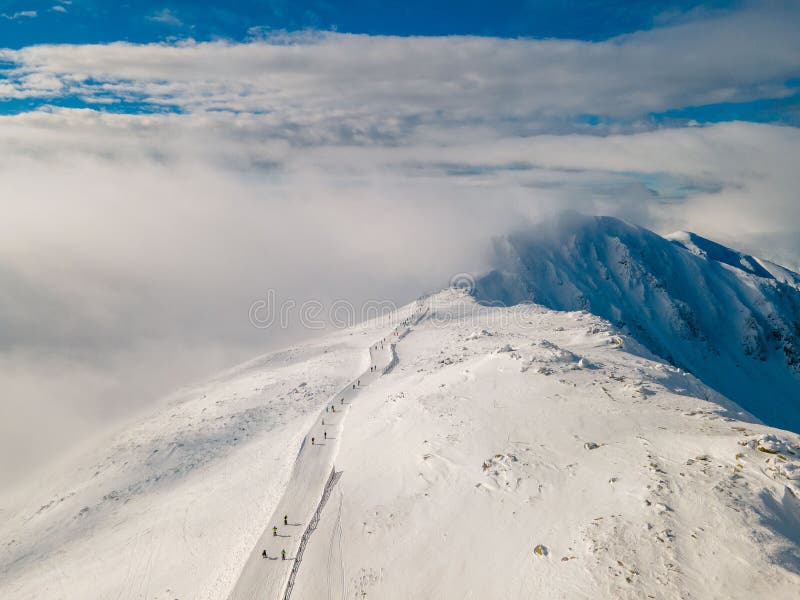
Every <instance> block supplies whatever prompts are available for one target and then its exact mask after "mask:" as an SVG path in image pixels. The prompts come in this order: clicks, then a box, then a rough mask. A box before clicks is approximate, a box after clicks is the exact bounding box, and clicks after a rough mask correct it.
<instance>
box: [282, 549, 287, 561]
mask: <svg viewBox="0 0 800 600" xmlns="http://www.w3.org/2000/svg"><path fill="white" fill-rule="evenodd" d="M281 560H286V550H281Z"/></svg>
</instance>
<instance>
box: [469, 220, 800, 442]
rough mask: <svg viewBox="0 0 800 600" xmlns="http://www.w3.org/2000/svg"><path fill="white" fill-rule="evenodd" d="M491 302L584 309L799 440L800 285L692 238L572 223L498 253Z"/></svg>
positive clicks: (508, 243) (486, 284)
mask: <svg viewBox="0 0 800 600" xmlns="http://www.w3.org/2000/svg"><path fill="white" fill-rule="evenodd" d="M497 255H498V257H497V263H498V268H497V269H496V270H494V271H492V272H490V273H489V274H487V275H486V276H484V277H482V278H481V279H479V280H478V282H477V286H476V290H475V294H476V297H477V298H478V299H479V300H481V301H484V302H488V303H499V304H502V305H512V304H516V303H519V302H524V301H530V302H535V303H538V304H543V305H545V306H548V307H550V308H555V309H559V310H579V309H586V310H589V311H590V312H592V313H594V314H597V315H599V316H602V317H604V318H606V319H608V320H609V321H611V322H612V323H614V324H615V325H617V326H619V327H621V328H624V329H625V330H626V331H628V332H630V333H631V335H633V336H634V337H636V339H637V340H639V341H640V342H641V343H642V344H644V345H645V346H646V347H647V348H649V349H650V350H651V351H653V352H654V353H655V354H657V355H658V356H660V357H662V358H664V359H666V360H668V361H669V362H671V363H672V364H675V365H677V366H680V367H682V368H685V369H687V370H690V371H691V372H693V373H695V374H696V375H697V376H698V377H700V378H701V379H703V381H704V382H705V383H707V384H709V385H710V386H712V387H714V388H715V389H717V390H718V391H720V392H721V393H723V394H725V395H727V396H728V397H730V398H731V399H732V400H734V401H736V402H737V403H738V404H740V405H741V406H742V407H744V408H745V409H747V410H749V411H750V412H752V413H753V414H755V415H757V416H758V417H759V418H760V419H762V420H763V421H765V422H767V423H770V424H772V425H775V426H778V427H781V428H785V429H791V430H793V431H800V287H798V285H797V284H798V281H800V276H798V275H797V274H794V273H792V272H791V271H788V270H787V269H783V268H782V267H779V266H778V265H774V264H772V263H769V262H767V261H760V260H758V259H756V258H754V257H752V256H748V255H746V254H743V253H739V252H736V251H734V250H731V249H728V248H725V247H724V246H722V245H720V244H717V243H715V242H712V241H710V240H706V239H704V238H702V237H700V236H698V235H696V234H692V233H686V232H679V233H677V234H673V235H672V236H669V237H668V238H663V237H661V236H658V235H657V234H655V233H653V232H652V231H648V230H646V229H643V228H640V227H635V226H633V225H629V224H627V223H624V222H622V221H619V220H617V219H613V218H610V217H584V216H581V215H577V214H566V215H562V216H561V217H559V218H557V219H555V220H553V221H551V222H547V223H544V224H542V225H541V226H540V227H539V228H537V229H534V230H533V231H529V232H526V233H525V234H521V235H515V236H510V237H508V238H506V239H504V240H502V241H501V242H500V243H498V245H497Z"/></svg>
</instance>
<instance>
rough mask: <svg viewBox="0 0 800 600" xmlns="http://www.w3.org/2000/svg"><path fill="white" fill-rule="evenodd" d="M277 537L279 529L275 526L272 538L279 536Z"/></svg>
mask: <svg viewBox="0 0 800 600" xmlns="http://www.w3.org/2000/svg"><path fill="white" fill-rule="evenodd" d="M277 535H278V527H277V525H276V526H274V527H273V528H272V537H275V536H277Z"/></svg>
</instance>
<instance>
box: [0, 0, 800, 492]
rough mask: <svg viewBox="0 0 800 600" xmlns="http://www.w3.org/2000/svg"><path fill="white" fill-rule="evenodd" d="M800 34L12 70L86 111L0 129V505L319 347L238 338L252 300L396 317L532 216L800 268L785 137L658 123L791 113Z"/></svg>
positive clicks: (309, 42) (651, 37)
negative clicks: (237, 382) (123, 428)
mask: <svg viewBox="0 0 800 600" xmlns="http://www.w3.org/2000/svg"><path fill="white" fill-rule="evenodd" d="M798 24H800V23H799V22H798V14H797V11H785V10H783V9H774V10H773V9H771V10H765V11H759V12H754V11H749V12H748V11H745V12H739V13H732V14H728V15H726V16H722V17H719V18H716V19H714V20H705V21H699V22H692V23H686V24H683V25H680V26H674V27H671V28H667V29H662V30H655V31H651V32H643V33H637V34H634V35H629V36H625V37H622V38H618V39H613V40H610V41H607V42H600V43H586V42H575V41H563V40H562V41H558V40H545V41H541V40H497V39H487V38H463V37H455V38H402V39H401V38H386V37H367V36H348V35H334V34H324V35H322V34H319V35H318V34H305V35H302V36H298V35H294V36H287V37H285V38H283V39H277V38H275V37H274V36H273V37H272V38H270V39H268V40H261V41H255V42H252V43H247V44H233V43H227V42H216V43H204V44H197V43H191V42H189V43H183V44H179V45H145V46H135V45H129V44H112V45H106V46H69V47H56V46H41V47H33V48H25V49H22V50H19V51H5V52H3V57H2V58H3V60H4V61H8V62H10V63H11V65H12V66H11V68H10V69H6V70H5V71H4V74H5V77H6V78H5V80H2V79H0V95H2V96H5V97H7V98H29V99H30V98H39V99H41V100H47V101H51V102H53V103H57V101H58V100H59V99H64V98H67V97H69V98H71V99H72V100H75V99H76V98H77V99H78V100H80V102H82V103H83V104H85V105H86V106H87V108H84V109H65V108H49V109H43V110H38V111H35V112H28V113H21V114H17V115H11V116H4V117H0V198H2V201H1V202H2V206H3V209H4V212H3V219H0V331H2V337H0V389H3V390H4V400H3V403H2V404H0V439H3V440H4V444H3V446H2V447H0V456H3V457H5V458H2V459H0V481H6V480H10V479H14V478H17V477H19V476H20V475H21V474H22V473H23V472H24V471H25V470H26V469H27V468H28V467H29V466H30V465H32V464H38V463H40V462H42V461H44V460H45V459H48V458H50V457H52V455H53V454H54V453H56V452H57V451H60V449H63V448H65V447H67V446H68V445H70V444H72V443H74V442H75V440H76V439H78V438H79V437H80V436H82V435H85V434H89V433H92V432H93V431H96V430H97V428H98V427H101V426H105V425H106V424H107V423H112V422H116V421H117V420H118V419H120V418H122V417H124V416H126V415H130V414H131V413H133V412H135V411H137V410H140V409H142V408H145V407H147V406H150V405H151V404H152V402H153V401H154V400H155V399H156V398H157V397H158V396H159V395H161V394H164V393H166V392H167V391H169V390H170V389H171V388H172V387H174V386H177V385H180V384H181V383H183V382H186V381H190V380H192V379H195V378H201V377H203V376H205V375H207V374H209V373H211V372H213V371H214V370H217V369H220V368H222V367H224V366H227V365H229V364H232V363H234V362H236V361H239V360H242V359H245V358H248V357H249V356H251V355H253V354H256V353H258V352H260V351H263V350H267V349H270V348H274V347H277V346H280V345H283V344H286V343H290V342H291V341H292V340H296V339H299V338H301V337H302V336H304V335H310V334H311V333H313V332H309V331H308V330H304V329H302V328H299V327H297V326H296V322H295V323H294V325H293V326H292V327H290V328H288V329H285V330H284V329H281V328H279V327H273V328H270V329H266V330H264V329H258V328H256V327H254V326H253V325H252V324H251V323H250V320H249V309H250V307H251V305H252V303H253V302H254V301H257V300H259V299H264V298H265V297H266V295H267V292H268V290H270V289H273V290H275V292H276V298H277V300H278V301H282V300H294V301H296V302H297V303H298V304H300V303H302V302H303V301H305V300H310V299H315V300H319V301H321V302H323V303H325V304H330V303H331V302H333V301H334V300H336V299H340V298H346V299H349V300H351V301H353V302H354V303H356V304H358V303H360V302H363V301H365V300H367V299H377V300H383V299H390V300H394V301H396V302H398V303H401V302H406V301H408V300H410V299H412V298H414V297H415V296H416V295H418V294H419V293H422V292H424V291H426V290H430V289H434V288H436V287H441V286H443V285H446V284H447V282H448V280H449V278H450V276H451V275H453V274H454V273H458V272H463V271H478V270H480V269H482V268H484V267H486V266H487V263H486V261H487V254H488V251H489V247H490V245H489V243H488V242H489V239H490V238H491V236H493V235H496V234H500V233H503V232H506V231H509V230H510V229H512V228H516V227H521V226H524V224H525V223H526V222H528V221H532V220H536V219H537V218H538V217H539V216H540V215H542V214H543V213H544V212H548V211H552V210H555V209H560V208H567V207H570V208H577V209H579V210H583V211H586V212H597V213H605V214H613V215H617V216H622V217H624V218H628V219H630V220H633V221H636V222H638V223H642V224H644V225H649V226H651V227H654V228H656V229H660V230H672V229H677V228H688V229H693V230H696V231H698V232H700V233H703V234H706V235H710V236H711V237H716V238H718V239H721V241H724V242H729V243H732V244H735V245H736V244H738V245H744V246H746V247H747V248H748V249H749V250H751V251H760V252H761V253H762V254H767V255H774V256H780V257H781V258H784V259H786V258H789V259H790V260H792V261H797V259H798V254H797V253H796V252H797V250H798V249H797V248H794V249H792V243H793V240H797V239H799V238H798V231H797V229H798V226H797V224H798V223H800V206H799V205H798V202H797V189H800V171H798V169H797V168H796V164H795V162H796V159H795V158H794V157H796V156H797V155H798V153H799V152H800V130H798V129H796V128H791V127H779V126H771V125H759V124H751V123H741V122H734V123H724V124H718V125H710V126H704V127H690V126H686V127H680V128H675V129H667V128H663V127H662V126H660V125H658V123H657V122H656V121H654V120H653V119H652V118H651V117H650V116H649V114H650V113H652V112H655V111H663V110H668V109H670V108H679V107H683V106H686V105H691V104H703V103H711V102H720V101H746V100H753V99H759V98H774V97H781V96H784V95H787V94H789V93H791V92H792V89H793V88H791V87H790V85H789V84H787V81H789V80H790V79H791V78H793V77H798V76H800V38H798V36H797V35H796V31H797V30H798ZM101 102H102V103H108V106H109V107H111V108H112V109H121V108H125V109H126V110H128V113H127V114H125V113H124V112H123V113H122V114H114V113H111V112H103V111H100V110H98V103H101ZM154 105H158V106H163V107H165V108H169V111H168V112H165V113H163V114H152V109H153V106H154ZM142 109H146V111H145V113H147V111H150V114H140V113H138V112H135V111H136V110H142ZM131 111H133V112H131ZM588 114H591V115H599V116H600V117H602V122H603V124H602V125H600V126H596V127H594V126H589V125H588V124H587V122H586V120H585V119H583V118H582V116H585V115H588ZM778 240H785V241H786V242H785V243H784V242H783V241H781V242H780V244H779V243H778ZM798 262H800V261H798ZM5 392H7V393H5ZM10 448H14V449H15V450H14V451H13V452H10V451H9V449H10ZM9 457H10V458H9ZM20 457H23V460H20Z"/></svg>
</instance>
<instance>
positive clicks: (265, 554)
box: [261, 550, 267, 558]
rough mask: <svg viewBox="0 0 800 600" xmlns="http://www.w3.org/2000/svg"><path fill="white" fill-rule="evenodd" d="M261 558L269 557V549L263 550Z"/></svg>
mask: <svg viewBox="0 0 800 600" xmlns="http://www.w3.org/2000/svg"><path fill="white" fill-rule="evenodd" d="M261 558H267V551H266V550H262V551H261Z"/></svg>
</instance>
